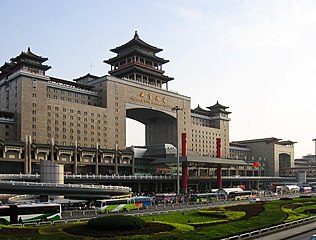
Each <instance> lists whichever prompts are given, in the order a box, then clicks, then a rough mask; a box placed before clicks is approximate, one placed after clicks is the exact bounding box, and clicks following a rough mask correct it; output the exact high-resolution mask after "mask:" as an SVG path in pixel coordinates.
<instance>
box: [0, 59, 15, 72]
mask: <svg viewBox="0 0 316 240" xmlns="http://www.w3.org/2000/svg"><path fill="white" fill-rule="evenodd" d="M15 65H16V64H15V63H14V62H5V63H4V64H3V65H2V66H1V67H0V71H1V73H5V72H10V70H11V69H12V68H14V67H15Z"/></svg>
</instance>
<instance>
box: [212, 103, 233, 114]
mask: <svg viewBox="0 0 316 240" xmlns="http://www.w3.org/2000/svg"><path fill="white" fill-rule="evenodd" d="M206 108H207V109H210V113H227V114H230V113H231V112H228V111H226V110H225V109H227V108H228V107H226V106H224V105H222V104H219V103H218V101H216V104H214V105H213V106H210V107H206Z"/></svg>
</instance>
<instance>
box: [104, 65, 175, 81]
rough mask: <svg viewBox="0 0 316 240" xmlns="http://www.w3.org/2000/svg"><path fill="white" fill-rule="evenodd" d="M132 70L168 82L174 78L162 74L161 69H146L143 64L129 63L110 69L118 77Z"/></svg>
mask: <svg viewBox="0 0 316 240" xmlns="http://www.w3.org/2000/svg"><path fill="white" fill-rule="evenodd" d="M115 72H117V73H118V74H115ZM130 72H131V73H134V72H139V73H144V74H147V75H149V76H153V77H156V78H158V79H160V80H163V81H164V82H168V81H171V80H173V79H174V78H172V77H168V76H165V75H163V74H161V73H160V72H161V71H158V72H156V71H154V70H153V69H151V68H150V69H146V68H144V67H142V66H137V65H127V67H126V68H120V69H117V71H110V72H109V73H110V74H111V75H113V76H116V77H123V76H125V75H126V74H128V73H130ZM113 73H114V74H113Z"/></svg>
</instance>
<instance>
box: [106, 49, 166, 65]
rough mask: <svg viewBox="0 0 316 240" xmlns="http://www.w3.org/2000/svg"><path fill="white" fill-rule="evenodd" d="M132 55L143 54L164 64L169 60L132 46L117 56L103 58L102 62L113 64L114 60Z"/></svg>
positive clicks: (117, 60)
mask: <svg viewBox="0 0 316 240" xmlns="http://www.w3.org/2000/svg"><path fill="white" fill-rule="evenodd" d="M133 55H137V56H144V57H146V58H148V59H151V60H152V61H154V62H158V63H160V64H165V63H168V62H169V60H166V59H164V58H161V57H158V56H156V55H155V54H150V53H149V52H148V51H144V50H142V49H140V48H134V47H133V48H131V49H129V50H127V51H124V52H122V53H120V54H118V55H117V56H115V57H113V58H110V59H108V60H104V61H103V62H104V63H108V64H114V63H116V62H119V61H120V60H121V59H123V58H124V59H125V58H126V57H128V56H133Z"/></svg>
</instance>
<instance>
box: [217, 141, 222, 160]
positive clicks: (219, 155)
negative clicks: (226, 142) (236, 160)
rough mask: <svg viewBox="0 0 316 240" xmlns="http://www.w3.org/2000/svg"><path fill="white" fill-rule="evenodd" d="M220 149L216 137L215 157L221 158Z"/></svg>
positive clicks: (219, 142) (220, 146) (219, 143)
mask: <svg viewBox="0 0 316 240" xmlns="http://www.w3.org/2000/svg"><path fill="white" fill-rule="evenodd" d="M221 149H222V143H221V139H220V138H216V157H217V158H221V157H222V154H221Z"/></svg>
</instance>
